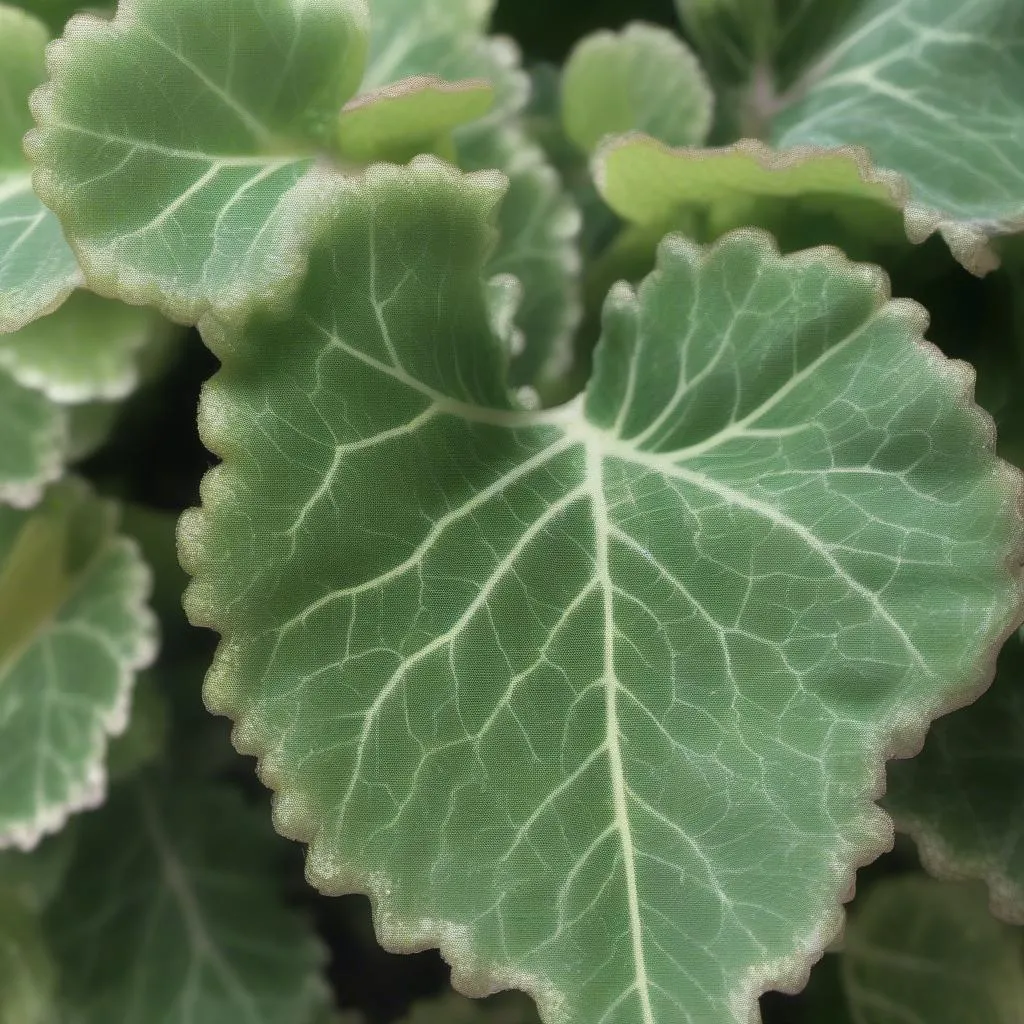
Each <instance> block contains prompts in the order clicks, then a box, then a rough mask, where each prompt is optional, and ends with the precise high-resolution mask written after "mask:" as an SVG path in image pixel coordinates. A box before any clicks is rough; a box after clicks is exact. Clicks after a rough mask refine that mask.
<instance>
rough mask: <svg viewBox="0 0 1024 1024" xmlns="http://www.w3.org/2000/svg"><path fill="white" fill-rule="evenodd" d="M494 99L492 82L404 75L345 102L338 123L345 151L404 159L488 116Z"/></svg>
mask: <svg viewBox="0 0 1024 1024" xmlns="http://www.w3.org/2000/svg"><path fill="white" fill-rule="evenodd" d="M493 102H494V91H493V89H492V87H491V85H490V83H488V82H478V81H468V82H444V81H442V80H441V79H439V78H432V77H429V76H422V75H421V76H416V77H413V78H405V79H403V80H402V81H400V82H395V83H392V84H390V85H386V86H383V87H382V88H380V89H378V90H376V91H375V92H368V93H362V94H361V95H359V96H358V97H356V98H355V99H354V100H350V101H349V102H348V103H347V104H346V105H345V108H344V110H342V112H341V119H340V121H339V126H338V131H339V139H340V142H339V145H340V147H341V152H342V153H343V154H344V155H345V156H346V157H348V158H349V159H351V160H356V161H361V162H365V163H369V162H371V161H373V160H393V161H394V162H395V163H402V162H404V161H406V160H409V159H411V158H412V157H414V156H415V155H416V154H417V153H422V152H425V151H430V150H431V149H432V148H433V147H434V146H435V145H436V143H437V142H438V140H442V139H447V138H448V137H449V136H450V135H451V132H452V130H453V129H454V128H457V127H458V126H459V125H460V124H463V123H465V122H467V121H474V120H476V119H477V118H479V117H483V115H484V114H486V113H487V111H488V110H489V109H490V107H491V105H492V103H493Z"/></svg>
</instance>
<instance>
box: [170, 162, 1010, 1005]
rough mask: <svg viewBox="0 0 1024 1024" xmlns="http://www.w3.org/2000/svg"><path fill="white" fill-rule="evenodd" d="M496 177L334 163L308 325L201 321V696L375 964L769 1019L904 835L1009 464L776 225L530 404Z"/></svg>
mask: <svg viewBox="0 0 1024 1024" xmlns="http://www.w3.org/2000/svg"><path fill="white" fill-rule="evenodd" d="M501 190H502V187H501V181H500V178H499V176H497V175H494V174H488V173H483V174H479V175H476V176H462V175H459V174H457V173H456V172H455V171H454V170H453V169H451V168H450V167H448V166H446V165H444V164H441V163H439V162H437V161H434V160H430V159H422V160H418V161H415V162H414V163H413V164H412V165H411V166H410V167H409V168H395V167H390V166H386V165H379V166H377V167H374V168H371V169H370V170H368V171H367V172H366V173H365V174H364V175H363V176H362V177H360V178H345V177H338V178H337V179H333V180H329V179H326V178H325V179H324V180H323V182H322V183H321V187H320V192H321V195H322V197H323V206H322V211H321V213H322V220H321V223H320V225H319V232H318V236H317V241H316V242H315V244H314V245H313V248H312V251H311V254H310V259H309V273H308V277H307V278H306V280H305V281H304V283H303V285H302V288H301V291H300V292H299V293H298V294H297V295H296V297H295V299H294V302H295V305H294V311H293V312H291V313H288V312H284V311H282V312H279V313H276V314H275V313H273V312H269V311H268V312H266V313H264V314H260V315H258V316H255V317H254V318H253V319H252V320H251V321H250V322H249V323H248V324H247V326H246V327H245V328H244V330H241V331H234V330H232V329H231V328H230V327H227V326H225V325H220V326H219V327H216V326H215V325H213V324H212V323H207V324H206V328H205V337H206V339H207V341H208V343H209V344H210V345H211V346H212V347H213V348H214V350H215V352H216V353H217V355H218V356H219V358H220V359H221V360H222V363H223V368H222V369H221V371H220V372H219V373H218V374H217V376H216V377H215V378H214V379H213V380H212V381H211V382H210V383H209V384H208V385H207V387H206V390H205V392H204V396H203V401H202V407H201V430H202V433H203V437H204V439H205V441H206V443H207V445H208V446H209V447H210V448H211V449H212V450H213V451H214V452H215V453H217V454H218V455H220V456H221V457H222V458H223V460H224V462H223V464H222V465H221V466H219V467H218V468H216V469H215V470H213V471H212V472H211V473H210V474H208V475H207V477H206V478H205V480H204V483H203V489H202V494H203V501H204V507H203V509H201V510H195V511H192V512H191V513H188V514H186V516H185V518H184V519H183V520H182V523H181V527H180V543H181V553H182V558H183V562H184V564H185V566H186V568H187V569H188V570H189V571H190V572H191V573H192V574H193V575H194V577H195V579H194V581H193V583H192V584H191V587H190V590H189V592H188V595H187V607H188V610H189V612H190V615H191V616H192V618H193V621H195V622H196V623H199V624H204V625H209V626H213V627H214V628H216V629H217V630H219V631H220V632H221V634H222V636H223V641H222V644H221V646H220V648H219V653H218V655H217V657H216V659H215V663H214V666H213V668H212V670H211V672H210V674H209V676H208V678H207V683H206V694H205V695H206V700H207V702H208V705H209V706H210V707H211V708H212V709H213V710H215V711H219V712H222V713H226V714H229V715H231V716H232V717H233V718H234V719H235V720H236V728H235V734H234V735H235V741H236V744H237V745H238V747H239V749H241V750H243V751H246V752H249V753H254V754H257V755H259V757H260V758H261V764H260V771H261V775H262V777H263V778H264V780H265V781H266V782H267V783H268V784H269V785H270V786H272V787H273V788H274V789H275V790H276V791H277V794H278V795H277V800H276V804H275V810H276V821H277V824H278V827H279V828H280V829H281V830H283V831H284V832H285V833H286V834H288V835H291V836H293V837H296V838H299V839H302V840H304V841H307V842H309V843H310V850H309V854H308V859H307V874H308V877H309V878H310V880H311V881H312V882H313V883H315V884H316V885H317V886H319V887H321V888H322V889H324V890H325V891H327V892H343V891H349V890H363V891H368V892H369V893H370V894H371V895H372V897H373V899H374V901H375V906H376V915H375V916H376V922H377V927H378V930H379V933H380V936H381V938H382V941H383V942H384V943H385V944H386V945H387V946H388V947H390V948H395V949H419V948H422V947H423V946H425V945H428V944H439V945H440V946H441V949H442V952H443V953H444V955H445V956H446V957H447V958H448V959H449V960H451V961H452V963H453V966H454V978H455V981H456V984H457V985H458V986H459V987H460V988H462V989H463V990H464V991H467V992H475V993H481V992H486V991H489V990H493V986H494V984H495V983H499V984H500V983H504V984H508V985H513V986H516V987H520V988H524V989H526V990H527V991H528V992H530V994H532V995H533V996H534V997H535V998H536V999H537V1001H538V1003H539V1005H540V1008H541V1011H542V1015H543V1016H544V1017H545V1019H546V1020H547V1021H549V1022H551V1024H555V1022H565V1024H568V1022H580V1024H582V1022H587V1024H590V1022H593V1021H598V1020H603V1021H604V1022H605V1024H653V1022H658V1024H661V1022H669V1021H672V1022H676V1021H680V1020H691V1021H698V1020H699V1021H701V1022H702V1024H711V1022H719V1021H720V1022H723V1024H724V1022H736V1024H739V1022H744V1024H746V1022H747V1021H749V1020H751V1019H753V1017H754V1014H755V1012H756V1010H755V1003H756V997H757V996H758V994H759V993H760V992H761V991H763V990H764V989H765V988H768V987H771V986H773V985H777V986H782V987H791V986H794V985H799V984H801V983H802V981H803V979H804V977H805V976H806V970H807V968H808V966H809V964H810V963H811V962H812V961H813V960H814V959H815V958H816V957H817V956H818V955H819V954H820V952H821V950H822V948H823V946H824V945H825V944H826V943H827V942H828V941H829V940H830V938H831V937H832V936H833V934H834V933H835V931H836V930H837V928H838V927H839V925H840V921H841V913H840V905H841V901H842V899H843V898H844V897H845V896H846V895H847V894H848V892H849V888H850V885H851V882H852V878H853V869H854V867H855V865H857V864H860V863H863V862H865V861H867V860H869V859H871V858H872V857H874V856H876V855H877V854H878V853H879V852H880V851H881V850H882V849H884V848H885V847H886V846H887V845H888V843H889V842H890V825H889V823H888V818H887V817H886V816H885V815H884V814H883V813H882V811H881V810H880V809H879V808H877V807H876V806H874V805H873V804H872V800H873V798H874V797H875V796H876V795H877V794H878V792H879V789H880V779H881V775H882V769H883V764H884V759H885V758H886V756H887V755H889V754H890V753H891V752H893V751H894V750H902V749H905V748H909V747H912V746H913V745H914V744H916V743H918V742H919V741H920V738H921V735H922V732H923V730H924V728H925V726H926V724H927V722H928V721H929V720H930V719H931V718H933V717H934V716H935V715H936V714H937V713H938V712H940V711H941V710H943V709H944V708H947V707H949V706H950V705H952V704H956V703H959V702H962V701H963V700H965V699H967V697H968V696H969V695H970V694H972V693H974V692H976V690H977V688H978V686H979V684H980V683H981V681H982V680H983V678H984V677H985V674H986V672H987V671H989V668H990V664H991V654H992V651H993V649H994V648H995V647H996V646H997V645H998V644H999V643H1001V641H1002V640H1003V638H1004V637H1005V636H1006V635H1007V632H1008V631H1009V630H1010V629H1011V628H1012V627H1013V626H1014V625H1015V624H1016V622H1017V621H1018V618H1019V583H1018V580H1017V578H1016V572H1015V570H1014V568H1013V566H1015V565H1016V564H1017V562H1018V560H1019V557H1020V552H1021V546H1022V541H1024V537H1022V530H1021V523H1020V519H1019V515H1018V511H1017V508H1016V503H1015V501H1016V494H1017V489H1018V485H1019V480H1018V477H1017V474H1016V472H1015V471H1013V470H1012V469H1011V468H1010V467H1008V466H1006V465H1005V464H1003V463H1000V462H999V461H998V460H997V459H996V458H995V456H994V454H993V453H992V450H991V449H992V436H991V424H990V422H989V421H988V420H987V419H986V418H985V417H983V416H982V415H981V414H980V413H979V412H978V411H977V409H976V407H974V406H973V404H972V402H971V401H970V390H971V374H970V371H969V370H968V369H967V368H965V367H964V365H963V364H957V363H950V362H947V361H946V360H945V359H944V358H943V357H942V356H941V355H940V354H939V353H938V351H937V350H935V349H934V348H932V347H931V346H929V345H927V344H925V343H924V342H923V341H922V339H921V336H920V332H921V328H922V326H923V324H924V319H925V318H924V314H923V312H922V311H921V310H920V308H919V307H916V306H914V305H913V304H911V303H907V302H901V301H889V300H888V299H887V296H886V289H885V281H884V277H883V275H882V274H881V273H880V272H878V271H877V270H875V269H872V268H869V267H864V266H860V265H856V264H851V263H848V262H846V261H845V260H844V258H843V257H842V256H840V254H839V253H838V252H836V251H835V250H818V251H814V252H809V253H804V254H800V255H797V256H793V257H781V256H780V255H779V254H778V252H777V250H775V249H774V248H773V246H772V244H771V242H770V240H769V239H768V238H767V237H766V236H764V235H762V234H760V233H756V232H741V233H738V234H735V235H732V236H730V237H728V238H727V239H725V240H724V241H722V242H721V244H719V245H717V246H715V247H713V248H711V249H708V250H701V249H699V248H697V247H695V246H693V245H692V244H690V243H688V242H686V241H685V240H683V239H681V238H679V237H676V236H671V237H669V238H668V239H667V240H666V241H665V243H664V244H663V246H662V249H661V254H660V259H659V267H658V270H657V271H656V272H655V273H654V274H653V275H652V276H651V277H649V278H648V279H647V280H646V281H645V283H644V284H643V286H642V287H641V289H640V290H639V292H638V293H634V292H633V291H632V290H630V289H629V288H628V287H626V286H624V285H623V286H619V287H617V288H616V289H615V290H614V291H613V292H612V294H611V295H610V297H609V300H608V303H607V306H606V310H605V321H604V335H603V338H602V340H601V343H600V346H599V350H598V353H597V356H596V371H595V375H594V378H593V379H592V380H591V382H590V384H589V386H588V389H587V392H586V394H585V396H584V397H583V399H582V400H580V401H574V402H572V403H570V404H569V405H567V406H564V407H560V408H557V409H552V410H547V411H529V410H523V409H519V408H517V407H516V406H515V404H514V402H512V401H511V400H510V399H509V397H508V393H507V387H506V382H505V376H504V373H505V363H506V352H505V350H504V347H503V345H502V343H501V342H500V341H499V340H498V339H497V338H495V337H494V336H493V335H492V334H491V332H490V330H489V319H490V313H489V311H488V309H487V305H486V300H485V291H484V289H483V288H482V285H481V273H482V271H483V268H484V266H485V265H486V260H487V247H488V243H489V239H490V236H491V231H492V229H491V225H490V220H491V217H492V211H493V207H494V206H495V204H496V203H497V202H498V200H499V199H500V194H501ZM339 266H344V267H346V268H347V270H348V272H347V273H346V274H345V275H343V276H339V275H338V274H337V273H336V272H335V269H334V268H336V267H339Z"/></svg>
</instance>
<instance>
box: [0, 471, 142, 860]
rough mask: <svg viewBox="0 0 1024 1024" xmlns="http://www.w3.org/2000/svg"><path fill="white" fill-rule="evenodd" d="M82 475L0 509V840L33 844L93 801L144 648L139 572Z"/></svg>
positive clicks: (111, 511)
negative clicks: (30, 503)
mask: <svg viewBox="0 0 1024 1024" xmlns="http://www.w3.org/2000/svg"><path fill="white" fill-rule="evenodd" d="M116 523H117V515H116V509H115V508H114V506H112V505H111V504H110V503H108V502H104V501H100V500H99V499H97V498H96V497H94V496H93V495H92V494H91V493H90V492H89V490H88V489H87V488H86V487H85V485H84V484H81V483H78V482H75V481H65V482H63V483H61V484H58V485H56V486H54V487H53V488H51V490H50V491H49V492H48V493H47V495H46V497H45V499H44V501H43V503H42V504H41V505H40V506H39V507H38V508H36V509H35V510H33V511H31V512H19V511H15V510H13V509H6V508H3V507H0V846H9V845H14V846H18V847H21V848H23V849H28V848H31V847H32V846H34V845H35V844H36V843H37V842H38V841H39V839H40V838H41V837H42V836H43V835H45V834H46V833H48V832H53V831H55V830H56V829H58V828H60V827H61V825H63V823H64V822H65V821H66V820H67V818H68V816H69V815H70V814H71V813H73V812H74V811H78V810H81V809H82V808H85V807H90V806H93V805H94V804H96V803H97V802H98V801H99V800H101V799H102V797H103V794H104V789H105V771H104V762H105V758H106V750H107V742H108V739H109V737H110V736H111V735H113V734H116V733H119V732H120V731H122V730H123V729H124V727H125V725H126V724H127V718H128V707H129V703H130V699H131V692H132V685H133V683H134V681H135V673H136V671H137V670H138V669H139V668H141V667H143V666H144V665H146V664H147V663H148V662H149V661H150V659H151V658H152V656H153V654H154V653H155V647H156V637H155V622H154V621H153V617H152V613H151V612H150V611H149V609H148V608H147V607H146V604H145V601H146V596H147V594H148V592H149V573H148V571H147V569H146V567H145V565H144V564H143V562H142V560H141V558H140V557H139V555H138V552H137V550H136V548H135V545H134V543H133V542H132V541H130V540H128V539H127V538H124V537H120V536H118V535H117V534H116V532H115V527H116Z"/></svg>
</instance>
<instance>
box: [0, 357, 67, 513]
mask: <svg viewBox="0 0 1024 1024" xmlns="http://www.w3.org/2000/svg"><path fill="white" fill-rule="evenodd" d="M66 448H67V422H66V419H65V416H64V413H63V410H61V409H60V408H59V407H58V406H56V405H54V403H53V402H51V401H50V400H49V399H48V398H47V397H46V396H45V395H42V394H40V393H39V392H38V391H33V390H31V389H30V388H25V387H22V386H21V385H20V384H19V383H18V382H17V381H16V380H15V379H14V378H13V377H12V376H11V375H10V374H9V373H7V372H6V371H5V370H3V369H0V507H2V506H3V505H13V506H15V507H16V508H28V507H29V506H30V505H34V504H35V503H36V502H37V501H38V500H39V497H40V495H41V494H42V492H43V488H44V487H45V486H46V485H47V484H48V483H49V482H50V481H51V480H54V479H56V478H57V476H59V475H60V471H61V468H62V466H63V464H64V456H65V452H66Z"/></svg>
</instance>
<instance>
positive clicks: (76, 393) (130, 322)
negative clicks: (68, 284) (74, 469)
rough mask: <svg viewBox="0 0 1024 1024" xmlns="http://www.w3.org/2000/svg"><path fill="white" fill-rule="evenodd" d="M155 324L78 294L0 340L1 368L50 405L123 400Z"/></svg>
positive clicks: (144, 315) (149, 317)
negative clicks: (40, 395)
mask: <svg viewBox="0 0 1024 1024" xmlns="http://www.w3.org/2000/svg"><path fill="white" fill-rule="evenodd" d="M158 324H159V319H158V317H157V316H156V315H155V314H154V313H153V311H152V310H149V309H142V308H140V307H138V306H127V305H125V304H124V303H122V302H113V301H111V300H110V299H101V298H100V297H99V296H98V295H94V294H92V293H91V292H87V291H78V292H76V293H75V294H74V295H73V296H72V297H71V298H70V299H69V300H68V302H67V303H66V304H65V305H64V306H63V307H61V309H59V310H58V311H57V312H56V313H53V314H51V315H50V316H47V317H43V318H42V319H39V320H36V321H35V322H33V323H31V324H29V325H28V326H27V327H23V328H22V329H21V330H20V331H17V332H16V333H14V334H5V335H0V367H3V368H4V369H5V370H7V372H8V373H10V375H11V376H12V377H14V379H15V380H16V381H18V383H19V384H22V385H24V386H25V387H27V388H32V389H34V390H37V391H41V392H42V393H43V394H45V395H47V396H48V397H49V398H51V399H53V400H54V401H55V402H61V403H80V402H91V401H96V400H98V399H104V400H111V399H115V398H123V397H124V396H125V395H127V394H128V393H129V392H130V391H132V390H133V389H134V388H135V386H136V385H137V384H138V379H139V366H138V362H139V356H140V354H141V351H142V349H143V347H144V346H145V345H146V344H147V342H148V341H149V340H150V339H151V338H152V337H153V335H154V333H156V331H157V330H158Z"/></svg>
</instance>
